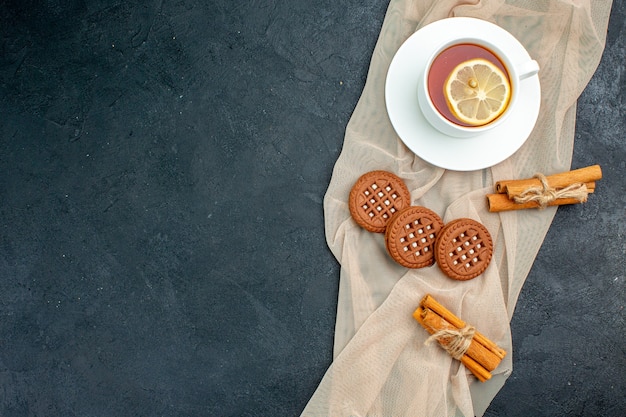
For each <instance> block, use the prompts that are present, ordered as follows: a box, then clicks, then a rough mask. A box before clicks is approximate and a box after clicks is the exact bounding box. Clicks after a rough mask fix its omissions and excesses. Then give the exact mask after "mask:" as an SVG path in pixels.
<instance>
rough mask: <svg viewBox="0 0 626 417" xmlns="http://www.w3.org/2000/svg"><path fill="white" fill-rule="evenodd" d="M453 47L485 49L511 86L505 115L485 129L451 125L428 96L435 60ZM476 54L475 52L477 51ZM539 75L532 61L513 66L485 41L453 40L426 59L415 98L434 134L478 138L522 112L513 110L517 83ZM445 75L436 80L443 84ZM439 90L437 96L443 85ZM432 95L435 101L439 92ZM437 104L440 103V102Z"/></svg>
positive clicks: (518, 85)
mask: <svg viewBox="0 0 626 417" xmlns="http://www.w3.org/2000/svg"><path fill="white" fill-rule="evenodd" d="M455 45H472V46H477V47H479V48H480V49H484V50H486V51H487V52H488V53H491V54H492V55H495V57H496V58H497V59H498V60H499V62H500V63H501V64H502V66H503V69H504V71H505V73H506V74H507V75H508V78H509V82H510V85H511V97H510V100H509V103H508V105H507V107H506V109H505V110H504V112H503V113H502V114H501V115H500V116H498V117H497V118H496V119H495V120H493V121H491V122H490V123H487V124H485V125H480V126H464V125H463V124H462V123H455V122H453V121H452V120H454V118H453V117H450V115H448V117H446V116H444V115H443V114H442V112H443V113H445V112H446V109H443V108H442V104H441V103H440V102H439V103H438V104H439V108H440V110H441V111H440V110H438V109H437V106H436V105H435V103H434V102H433V99H432V98H431V94H432V93H429V81H428V80H429V75H433V76H435V74H431V73H430V70H431V67H432V65H433V62H435V60H436V59H437V58H438V57H439V56H440V55H441V54H442V53H443V52H444V51H447V50H449V48H451V47H453V46H455ZM475 50H478V48H477V49H475ZM479 52H480V51H479ZM475 57H478V56H468V57H466V58H462V59H459V60H458V63H461V62H463V61H465V60H467V59H471V58H475ZM440 59H441V58H440ZM518 61H519V59H518ZM437 66H439V64H437ZM454 66H456V64H454V65H452V67H454ZM451 69H452V68H450V71H451ZM538 71H539V64H537V61H535V60H532V59H530V60H529V59H528V58H527V57H526V58H524V59H523V60H522V61H521V62H514V60H513V59H512V57H511V56H510V54H507V53H506V51H503V50H501V49H500V48H498V47H497V46H496V45H494V44H492V43H491V42H488V41H486V40H485V39H479V38H476V37H467V38H460V39H455V40H453V41H449V42H446V43H444V44H442V45H441V46H440V47H438V48H436V50H435V52H433V54H432V55H431V56H430V57H429V59H428V61H427V63H426V66H425V70H424V73H423V74H422V75H421V79H420V80H419V83H418V89H417V95H418V101H419V106H420V109H421V110H422V113H423V114H424V117H425V118H426V120H427V121H428V122H429V123H430V124H431V125H432V126H433V127H434V128H436V129H437V130H439V131H440V132H442V133H444V134H446V135H449V136H454V137H471V136H475V135H479V134H481V133H483V132H485V131H486V130H489V129H493V128H495V127H496V126H498V125H500V124H501V123H502V122H504V121H505V120H506V119H507V117H508V116H509V115H510V114H511V112H513V111H524V110H523V109H517V108H516V106H515V103H516V101H517V97H518V96H519V92H520V82H521V81H522V80H523V79H525V78H528V77H531V76H533V75H535V74H537V72H538ZM448 74H449V72H448V73H446V74H438V77H439V78H443V79H444V80H445V78H446V77H447V75H448ZM441 89H442V90H441V92H440V93H441V94H443V85H442V87H441ZM432 95H433V96H435V97H437V95H438V92H435V93H434V94H432ZM436 100H437V99H436ZM439 101H441V100H440V99H439Z"/></svg>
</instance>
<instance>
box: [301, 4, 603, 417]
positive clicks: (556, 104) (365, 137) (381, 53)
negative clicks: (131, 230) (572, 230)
mask: <svg viewBox="0 0 626 417" xmlns="http://www.w3.org/2000/svg"><path fill="white" fill-rule="evenodd" d="M610 8H611V1H609V0H546V1H532V0H511V1H503V0H483V1H469V0H466V1H461V0H457V1H455V0H391V1H390V4H389V8H388V11H387V14H386V17H385V20H384V24H383V26H382V29H381V33H380V36H379V39H378V42H377V44H376V48H375V50H374V53H373V56H372V60H371V65H370V70H369V73H368V77H367V82H366V85H365V88H364V91H363V94H362V96H361V98H360V100H359V102H358V104H357V106H356V109H355V111H354V114H353V116H352V118H351V119H350V122H349V124H348V126H347V129H346V134H345V140H344V146H343V150H342V153H341V155H340V157H339V159H338V160H337V163H336V165H335V168H334V171H333V176H332V179H331V182H330V185H329V188H328V191H327V194H326V196H325V200H324V209H325V221H326V236H327V241H328V245H329V246H330V248H331V250H332V252H333V253H334V255H335V256H336V258H337V259H338V261H339V262H340V263H341V276H340V287H339V300H338V310H337V323H336V331H335V350H334V361H333V363H332V365H331V366H330V367H329V369H328V371H327V372H326V375H325V376H324V378H323V380H322V381H321V383H320V385H319V387H318V389H317V390H316V392H315V393H314V395H313V397H312V398H311V400H310V401H309V403H308V405H307V407H306V409H305V410H304V411H303V414H302V415H303V416H320V417H321V416H324V417H329V416H332V417H339V416H380V417H390V416H396V417H398V416H454V415H464V416H473V415H479V416H480V415H482V414H483V413H484V412H485V410H486V409H487V407H488V405H489V403H490V402H491V400H492V399H493V397H494V396H495V395H496V393H497V392H498V391H499V389H500V388H501V387H502V385H503V384H504V382H505V380H506V378H507V377H508V376H509V375H510V374H511V372H512V356H513V355H512V353H513V349H512V341H511V334H510V327H509V321H510V319H511V317H512V315H513V311H514V308H515V303H516V301H517V297H518V295H519V292H520V289H521V287H522V285H523V284H524V280H525V279H526V276H527V275H528V272H529V270H530V268H531V266H532V264H533V261H534V259H535V256H536V254H537V252H538V250H539V247H540V246H541V243H542V241H543V239H544V237H545V234H546V232H547V231H548V228H549V226H550V224H551V222H552V219H553V216H554V214H555V212H556V208H554V207H553V208H548V209H545V210H522V211H516V212H504V213H500V214H495V213H489V212H488V211H487V208H486V204H485V194H486V193H488V192H490V191H491V189H492V187H493V183H494V181H495V180H499V179H512V178H527V177H530V176H533V175H534V174H535V173H537V172H542V173H544V174H552V173H556V172H561V171H565V170H568V169H570V163H571V156H572V148H573V142H574V126H575V117H576V100H577V98H578V96H579V95H580V94H581V92H582V91H583V89H584V88H585V85H586V84H587V82H588V81H589V79H590V78H591V76H592V74H593V72H594V70H595V69H596V66H597V65H598V63H599V60H600V56H601V53H602V50H603V47H604V41H605V36H606V28H607V24H608V16H609V12H610ZM453 16H468V17H475V18H480V19H483V20H487V21H489V22H492V23H495V24H497V25H499V26H501V27H503V28H504V29H506V30H508V31H509V32H510V33H512V34H513V35H514V36H515V37H516V38H517V39H518V40H519V41H520V42H521V43H522V44H523V45H524V47H525V48H526V49H527V50H528V52H529V54H530V55H531V57H532V58H534V59H535V60H537V61H538V62H539V65H540V67H541V70H540V77H539V79H540V83H541V88H542V99H541V111H540V115H539V119H538V120H537V124H536V126H535V128H534V130H533V132H532V133H531V135H530V137H529V138H528V140H527V141H526V143H525V144H524V145H523V146H522V148H521V149H520V150H519V151H517V152H516V153H515V154H514V155H513V156H512V157H510V158H508V159H506V160H505V161H503V162H501V163H499V164H498V165H496V166H494V167H491V168H489V169H485V170H480V171H472V172H456V171H449V170H444V169H441V168H437V167H435V166H432V165H430V164H428V163H426V162H424V161H423V160H421V159H420V158H419V157H417V156H416V155H415V154H413V153H412V152H411V151H410V150H408V149H407V147H406V146H405V145H404V144H403V142H402V141H401V140H399V138H398V136H397V135H396V133H395V132H394V129H393V128H392V126H391V124H390V121H389V118H388V116H387V113H386V110H385V96H384V94H385V91H384V89H385V77H386V74H387V69H388V67H389V64H390V62H391V60H392V58H393V56H394V54H395V53H396V51H397V50H398V48H399V47H400V45H401V44H402V43H403V42H404V41H405V40H406V39H407V38H408V37H409V36H410V35H411V34H412V33H413V32H414V31H415V30H417V29H419V28H421V27H423V26H424V25H426V24H428V23H431V22H434V21H436V20H439V19H443V18H447V17H453ZM376 169H383V170H388V171H391V172H394V173H395V174H397V175H399V176H400V177H401V178H402V179H403V180H404V181H405V182H406V184H407V185H408V188H409V190H410V191H411V196H412V204H413V205H420V206H425V207H428V208H430V209H431V210H434V211H435V212H437V213H438V214H439V215H440V216H441V217H442V218H443V220H444V222H449V221H450V220H453V219H456V218H460V217H470V218H473V219H476V220H478V221H480V222H482V223H483V224H484V225H485V226H486V227H487V228H488V229H489V231H490V233H491V235H492V236H493V238H494V246H495V252H494V257H493V260H492V263H491V265H490V266H489V268H488V269H487V271H486V272H485V273H484V274H483V275H482V276H480V277H479V278H476V279H473V280H471V281H467V282H462V283H460V282H458V281H453V280H451V279H449V278H447V277H445V276H444V275H443V274H442V273H441V271H440V270H439V269H438V268H437V267H430V268H424V269H417V270H408V269H406V268H403V267H401V266H399V265H398V264H396V263H394V262H393V261H392V260H391V259H390V258H389V256H388V255H387V253H386V250H385V246H384V241H383V237H382V235H380V234H374V233H369V232H366V231H365V230H363V229H361V228H359V227H358V226H357V225H356V223H355V222H354V221H353V220H352V219H351V217H350V214H349V211H348V204H347V198H348V194H349V192H350V189H351V187H352V185H353V184H354V182H355V181H356V179H357V178H358V177H359V176H360V175H361V174H363V173H365V172H368V171H371V170H376ZM426 293H430V294H433V295H434V296H435V298H436V299H437V300H438V301H440V302H441V303H442V304H444V305H446V306H447V307H448V308H449V309H450V310H452V311H453V312H454V313H455V314H456V315H458V316H459V317H462V318H463V319H464V320H466V321H467V322H469V323H472V324H474V325H475V326H476V327H477V328H479V330H480V331H481V332H482V333H484V334H487V335H488V336H489V338H490V339H492V340H494V341H495V342H496V343H498V344H499V345H500V346H502V347H503V348H504V349H505V350H506V351H507V352H509V354H508V355H507V356H506V357H505V359H504V360H503V361H502V363H501V364H500V366H499V367H498V368H497V369H496V370H495V371H494V376H493V378H492V379H491V380H489V381H487V382H486V383H480V382H478V381H477V380H476V379H475V378H474V377H473V376H471V374H469V372H468V371H467V370H466V369H465V367H463V366H462V365H460V364H459V362H458V361H456V360H453V359H451V358H450V356H448V355H447V354H446V353H445V351H443V350H442V349H440V348H439V347H438V346H437V345H436V344H431V345H427V346H425V345H424V341H425V340H426V338H427V337H428V334H427V333H426V331H424V330H423V329H422V328H421V327H420V326H419V324H417V322H416V321H415V320H414V319H413V318H412V316H411V314H412V312H413V311H414V309H415V308H416V307H417V305H418V304H419V301H420V300H421V298H422V297H423V296H424V295H425V294H426Z"/></svg>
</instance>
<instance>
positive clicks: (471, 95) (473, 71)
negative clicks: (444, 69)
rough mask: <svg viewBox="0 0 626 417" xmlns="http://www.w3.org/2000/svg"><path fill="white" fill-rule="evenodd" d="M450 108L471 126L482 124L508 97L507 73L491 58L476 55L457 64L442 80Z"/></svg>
mask: <svg viewBox="0 0 626 417" xmlns="http://www.w3.org/2000/svg"><path fill="white" fill-rule="evenodd" d="M443 88H444V90H443V92H444V96H445V98H446V101H447V102H448V106H449V107H450V111H452V113H453V114H454V116H455V117H456V118H457V119H459V120H460V121H461V122H463V123H466V124H468V125H471V126H481V125H485V124H487V123H489V122H492V121H493V120H495V119H497V118H498V116H500V115H501V114H502V113H503V112H504V110H505V109H506V107H507V106H508V104H509V101H510V99H511V84H510V83H509V80H508V78H507V76H506V75H505V74H504V72H502V70H501V69H500V68H498V67H497V66H496V65H494V64H493V63H492V62H490V61H488V60H486V59H482V58H475V59H470V60H469V61H465V62H462V63H460V64H459V65H457V66H456V67H455V68H454V69H453V70H452V72H451V73H450V75H449V76H448V78H447V79H446V82H445V84H444V87H443Z"/></svg>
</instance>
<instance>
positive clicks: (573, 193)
mask: <svg viewBox="0 0 626 417" xmlns="http://www.w3.org/2000/svg"><path fill="white" fill-rule="evenodd" d="M535 178H538V179H539V181H541V187H529V188H527V189H526V190H524V191H523V192H522V193H520V195H519V196H515V197H513V199H514V200H515V202H516V203H518V204H523V203H528V202H529V201H534V202H536V203H537V204H539V208H541V209H544V208H546V207H548V205H549V204H550V203H551V202H553V201H554V200H556V199H559V198H573V199H575V200H577V201H578V202H580V203H584V202H585V201H587V196H588V195H589V190H587V186H586V185H585V184H583V183H575V184H571V185H568V186H567V187H565V188H561V189H558V190H557V189H556V188H553V187H550V184H548V179H547V178H546V176H545V175H543V174H541V173H539V174H535Z"/></svg>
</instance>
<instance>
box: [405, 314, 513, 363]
mask: <svg viewBox="0 0 626 417" xmlns="http://www.w3.org/2000/svg"><path fill="white" fill-rule="evenodd" d="M419 310H420V311H419V312H418V311H416V313H414V314H420V316H421V318H422V321H421V322H420V323H421V324H422V326H425V327H426V326H427V327H426V330H428V331H429V333H431V334H433V333H436V332H437V331H439V330H444V329H445V330H458V328H456V327H455V326H453V325H452V324H450V323H449V322H448V321H447V320H445V319H444V318H443V317H441V316H440V315H439V314H437V313H435V312H433V311H432V310H431V309H429V308H420V309H419ZM439 343H441V344H443V345H447V344H448V341H446V340H445V338H442V339H441V340H439ZM465 354H466V355H467V356H469V357H471V358H472V359H474V360H475V361H476V362H478V363H479V364H481V366H482V367H483V368H485V369H486V370H487V371H493V370H494V369H496V368H497V367H498V365H499V364H500V361H501V360H502V358H500V357H499V356H498V355H496V354H495V353H493V352H492V351H491V350H489V349H487V348H486V347H485V346H483V345H482V344H480V343H478V342H477V341H475V340H472V341H471V343H470V345H469V348H468V349H467V351H466V352H465Z"/></svg>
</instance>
